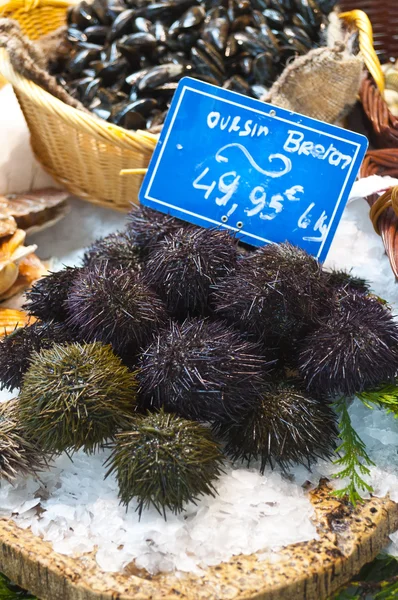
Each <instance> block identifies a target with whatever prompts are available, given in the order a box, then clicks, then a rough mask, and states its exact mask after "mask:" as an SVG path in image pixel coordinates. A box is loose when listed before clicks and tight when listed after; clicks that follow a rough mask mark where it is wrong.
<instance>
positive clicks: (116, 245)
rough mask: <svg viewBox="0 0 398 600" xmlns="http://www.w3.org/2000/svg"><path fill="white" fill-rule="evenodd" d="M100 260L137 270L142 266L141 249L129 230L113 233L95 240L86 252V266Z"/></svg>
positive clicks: (84, 262)
mask: <svg viewBox="0 0 398 600" xmlns="http://www.w3.org/2000/svg"><path fill="white" fill-rule="evenodd" d="M100 262H105V263H108V264H109V265H111V266H113V267H122V268H125V269H132V270H134V271H137V270H140V268H141V251H140V248H139V247H138V246H137V245H136V244H135V243H134V241H133V239H132V237H131V235H130V234H129V232H128V231H119V232H116V233H111V234H110V235H107V236H106V237H104V238H102V239H99V240H97V241H96V242H94V244H92V245H91V246H90V247H89V248H88V249H87V250H86V252H85V254H84V257H83V265H84V266H85V267H90V266H93V265H96V264H98V263H100Z"/></svg>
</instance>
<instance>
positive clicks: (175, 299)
mask: <svg viewBox="0 0 398 600" xmlns="http://www.w3.org/2000/svg"><path fill="white" fill-rule="evenodd" d="M236 245H237V244H236V240H234V238H233V237H231V235H230V234H229V233H228V232H226V231H220V230H209V229H199V228H198V229H179V230H178V231H177V232H175V233H172V234H169V235H167V236H165V238H164V239H163V240H162V241H160V242H159V243H158V244H157V246H156V248H155V249H154V250H153V251H152V252H151V254H150V257H149V260H148V262H147V264H146V266H145V269H144V273H145V277H146V279H147V281H148V283H149V285H151V286H152V287H153V288H154V289H155V290H156V291H157V292H158V294H159V295H160V296H161V298H162V299H163V300H164V302H165V303H166V305H167V308H168V311H169V312H170V313H171V314H172V315H174V316H183V317H186V316H188V315H190V316H194V315H196V314H200V315H205V314H207V313H208V311H209V294H210V286H211V285H213V284H215V283H216V282H217V281H218V280H219V279H220V278H222V277H225V276H226V275H228V274H230V273H231V272H232V271H233V270H234V269H235V268H236V264H237V250H236Z"/></svg>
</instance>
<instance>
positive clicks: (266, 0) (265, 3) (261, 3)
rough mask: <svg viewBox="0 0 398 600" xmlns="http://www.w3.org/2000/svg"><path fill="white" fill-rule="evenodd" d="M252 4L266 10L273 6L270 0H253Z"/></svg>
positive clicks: (258, 8) (257, 8)
mask: <svg viewBox="0 0 398 600" xmlns="http://www.w3.org/2000/svg"><path fill="white" fill-rule="evenodd" d="M251 3H252V6H253V8H254V9H255V10H260V11H262V10H265V9H266V8H271V2H270V0H251Z"/></svg>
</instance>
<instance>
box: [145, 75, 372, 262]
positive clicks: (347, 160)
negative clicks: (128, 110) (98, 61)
mask: <svg viewBox="0 0 398 600" xmlns="http://www.w3.org/2000/svg"><path fill="white" fill-rule="evenodd" d="M366 148H367V140H366V138H364V137H363V136H361V135H358V134H355V133H352V132H349V131H346V130H343V129H340V128H338V127H335V126H332V125H328V124H326V123H321V122H320V121H316V120H314V119H309V118H308V117H304V116H302V115H298V114H295V113H291V112H288V111H286V110H283V109H280V108H277V107H273V106H271V105H269V104H264V103H263V102H260V101H258V100H253V99H251V98H247V97H245V96H241V95H240V94H236V93H233V92H230V91H228V90H223V89H220V88H217V87H215V86H212V85H209V84H206V83H203V82H199V81H195V80H193V79H189V78H185V79H183V80H182V81H181V82H180V84H179V87H178V89H177V92H176V94H175V96H174V99H173V102H172V105H171V108H170V111H169V114H168V117H167V120H166V123H165V126H164V128H163V131H162V134H161V137H160V140H159V143H158V145H157V147H156V149H155V152H154V155H153V157H152V160H151V163H150V166H149V169H148V173H147V175H146V177H145V179H144V183H143V185H142V188H141V191H140V200H141V202H142V203H143V204H145V205H147V206H151V207H152V208H155V209H157V210H160V211H162V212H166V213H170V214H172V215H175V216H177V217H179V218H182V219H184V220H187V221H190V222H193V223H196V224H199V225H202V226H204V227H215V226H221V227H226V228H229V229H231V230H233V231H237V232H238V235H239V237H240V238H241V239H243V240H244V241H246V242H248V243H250V244H253V245H258V246H260V245H263V244H265V243H268V242H282V241H285V240H288V241H290V242H292V243H293V244H296V245H298V246H301V247H302V248H304V249H305V250H307V251H308V252H310V253H311V254H313V255H315V256H317V257H318V258H319V259H320V260H324V258H325V257H326V254H327V251H328V249H329V247H330V244H331V241H332V239H333V235H334V233H335V231H336V227H337V225H338V222H339V220H340V217H341V214H342V212H343V209H344V206H345V203H346V201H347V198H348V194H349V192H350V190H351V187H352V184H353V182H354V180H355V177H356V174H357V172H358V169H359V167H360V164H361V162H362V159H363V156H364V154H365V151H366Z"/></svg>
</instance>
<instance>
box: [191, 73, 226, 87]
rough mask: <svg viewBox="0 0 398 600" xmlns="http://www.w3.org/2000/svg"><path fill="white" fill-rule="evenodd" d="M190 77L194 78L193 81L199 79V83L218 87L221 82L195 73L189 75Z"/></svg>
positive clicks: (209, 76)
mask: <svg viewBox="0 0 398 600" xmlns="http://www.w3.org/2000/svg"><path fill="white" fill-rule="evenodd" d="M190 77H194V78H195V79H199V81H205V82H206V83H211V85H218V86H220V85H221V84H222V82H220V80H219V79H216V78H215V77H212V76H211V75H205V74H204V73H199V72H197V71H196V72H195V73H192V74H191V75H190Z"/></svg>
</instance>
